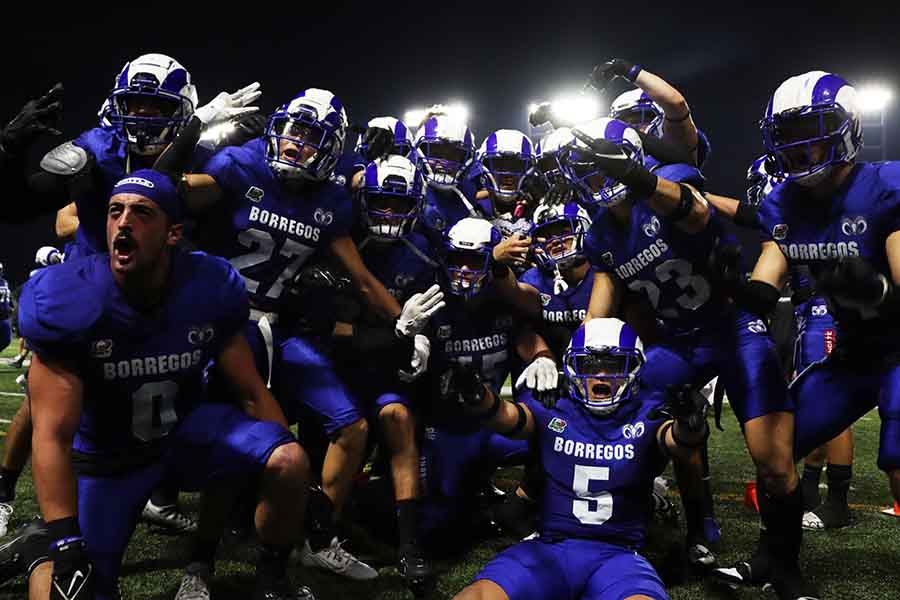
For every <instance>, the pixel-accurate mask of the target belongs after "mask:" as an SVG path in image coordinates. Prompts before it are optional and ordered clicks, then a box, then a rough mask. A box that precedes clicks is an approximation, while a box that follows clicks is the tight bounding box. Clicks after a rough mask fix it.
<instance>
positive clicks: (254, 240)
mask: <svg viewBox="0 0 900 600" xmlns="http://www.w3.org/2000/svg"><path fill="white" fill-rule="evenodd" d="M203 170H204V172H206V173H207V174H209V175H210V176H212V177H213V178H214V179H215V180H216V183H217V184H218V185H219V186H220V187H221V188H222V191H223V192H224V198H225V200H224V202H223V205H222V206H221V207H219V208H218V209H217V211H222V213H223V214H221V217H222V218H219V219H217V220H214V221H211V222H210V223H208V224H207V225H206V226H207V227H210V228H212V229H213V231H207V232H205V234H204V236H205V239H204V241H203V242H201V243H200V246H201V248H202V249H203V250H206V251H208V252H210V253H212V254H216V255H218V256H223V257H225V258H227V259H228V260H229V261H231V264H232V265H233V266H234V268H235V269H237V270H238V271H239V272H240V274H241V275H242V276H243V277H244V280H245V281H246V284H247V291H248V293H249V295H250V303H251V304H252V305H253V306H254V307H256V308H259V309H260V310H265V311H275V310H277V307H278V299H279V298H280V296H281V293H282V291H284V286H285V283H286V282H288V281H289V280H290V279H291V278H292V277H293V276H294V275H295V274H296V273H297V272H298V271H299V270H300V268H301V267H302V266H303V264H304V263H305V262H306V261H307V260H308V259H309V258H310V256H312V255H313V254H314V253H315V252H317V251H319V250H322V249H324V248H327V247H328V245H329V244H330V243H331V242H332V241H333V240H334V239H336V238H339V237H342V236H345V235H349V232H350V227H351V224H352V218H353V216H352V211H353V206H352V202H351V199H350V195H349V193H348V192H347V190H346V188H345V187H344V186H341V185H338V184H336V183H334V182H331V181H326V182H323V183H320V184H315V183H307V184H305V185H303V186H302V187H299V186H298V187H297V188H296V189H294V188H292V187H288V186H286V185H285V184H284V183H282V182H281V181H280V180H279V179H278V178H277V177H276V176H275V173H274V172H273V171H272V169H271V168H269V165H268V164H267V163H266V140H265V139H263V138H258V139H255V140H251V141H249V142H247V143H246V144H244V145H243V146H240V147H228V148H225V149H223V150H221V151H220V152H218V153H217V154H216V155H215V156H213V158H212V159H211V160H210V161H209V162H208V163H207V164H206V165H205V166H204V167H203Z"/></svg>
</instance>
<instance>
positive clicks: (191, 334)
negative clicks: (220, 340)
mask: <svg viewBox="0 0 900 600" xmlns="http://www.w3.org/2000/svg"><path fill="white" fill-rule="evenodd" d="M215 335H216V332H215V330H214V329H213V326H212V325H209V324H207V325H201V326H200V327H191V328H190V329H189V330H188V342H190V343H191V344H193V345H195V346H202V345H203V344H208V343H209V342H211V341H212V339H213V337H214V336H215Z"/></svg>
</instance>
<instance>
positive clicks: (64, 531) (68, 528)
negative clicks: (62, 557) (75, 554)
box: [47, 517, 81, 543]
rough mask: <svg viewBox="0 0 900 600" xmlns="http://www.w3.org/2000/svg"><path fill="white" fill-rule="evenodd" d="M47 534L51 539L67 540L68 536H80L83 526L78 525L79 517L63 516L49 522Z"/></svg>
mask: <svg viewBox="0 0 900 600" xmlns="http://www.w3.org/2000/svg"><path fill="white" fill-rule="evenodd" d="M47 534H48V535H49V537H50V539H51V540H59V541H62V540H65V539H66V538H80V537H81V528H80V527H79V526H78V517H63V518H62V519H55V520H53V521H49V522H48V523H47ZM54 543H55V542H54Z"/></svg>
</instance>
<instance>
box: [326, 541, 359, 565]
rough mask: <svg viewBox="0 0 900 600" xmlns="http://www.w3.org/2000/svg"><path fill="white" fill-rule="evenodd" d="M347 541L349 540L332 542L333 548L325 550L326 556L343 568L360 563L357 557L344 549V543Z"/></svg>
mask: <svg viewBox="0 0 900 600" xmlns="http://www.w3.org/2000/svg"><path fill="white" fill-rule="evenodd" d="M346 541H347V540H340V541H338V540H335V541H334V542H332V544H331V546H329V547H328V548H327V549H326V550H325V555H326V556H328V557H329V558H330V559H331V560H333V561H334V562H336V563H340V564H341V566H342V567H343V566H347V565H352V564H354V563H358V562H359V560H358V559H357V558H356V557H355V556H353V555H352V554H350V553H349V552H348V551H347V550H345V549H344V543H345V542H346Z"/></svg>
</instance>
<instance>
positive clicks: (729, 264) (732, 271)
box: [708, 244, 744, 293]
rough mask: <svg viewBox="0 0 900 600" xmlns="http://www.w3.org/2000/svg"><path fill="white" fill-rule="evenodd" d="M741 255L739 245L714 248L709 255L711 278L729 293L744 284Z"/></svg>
mask: <svg viewBox="0 0 900 600" xmlns="http://www.w3.org/2000/svg"><path fill="white" fill-rule="evenodd" d="M741 253H742V251H741V246H740V245H739V244H724V245H718V246H716V247H715V248H713V251H712V253H711V254H710V255H709V261H708V268H709V275H710V278H711V279H712V280H713V281H715V282H716V283H719V284H721V285H722V286H723V287H724V289H726V290H727V291H728V292H729V293H733V292H734V290H735V289H736V288H737V287H738V286H740V285H741V284H742V283H743V282H744V272H743V270H742V269H741Z"/></svg>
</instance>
